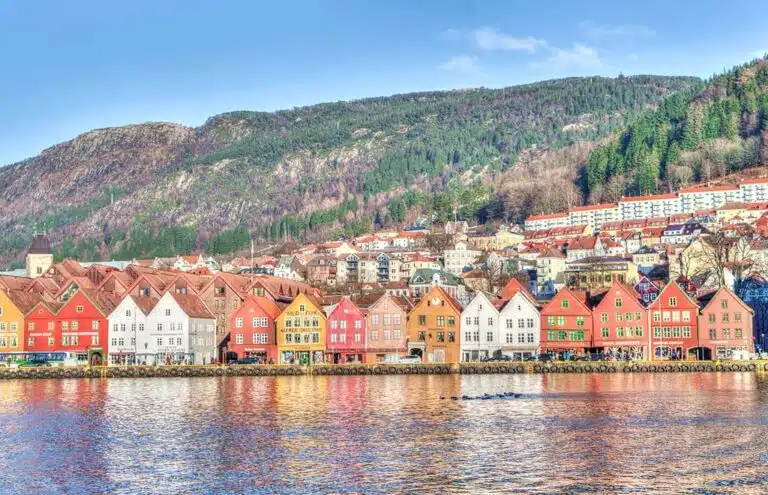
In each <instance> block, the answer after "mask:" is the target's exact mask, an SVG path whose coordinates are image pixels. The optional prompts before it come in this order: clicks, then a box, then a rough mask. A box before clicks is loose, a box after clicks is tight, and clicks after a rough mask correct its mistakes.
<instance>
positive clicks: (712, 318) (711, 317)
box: [707, 313, 715, 323]
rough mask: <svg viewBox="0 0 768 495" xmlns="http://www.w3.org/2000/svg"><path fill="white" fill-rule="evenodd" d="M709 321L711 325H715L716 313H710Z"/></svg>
mask: <svg viewBox="0 0 768 495" xmlns="http://www.w3.org/2000/svg"><path fill="white" fill-rule="evenodd" d="M707 319H708V320H709V322H710V323H714V322H715V313H709V316H708V318H707Z"/></svg>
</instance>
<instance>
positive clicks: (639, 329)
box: [592, 280, 651, 360]
mask: <svg viewBox="0 0 768 495" xmlns="http://www.w3.org/2000/svg"><path fill="white" fill-rule="evenodd" d="M640 301H641V297H640V295H639V294H638V293H637V292H635V290H634V289H633V288H631V287H629V286H628V285H626V284H622V283H621V282H619V281H618V280H614V281H613V283H612V284H611V287H610V288H609V289H608V291H607V292H605V294H604V295H603V298H602V300H601V301H600V302H599V303H598V304H597V305H596V306H595V307H594V308H593V309H592V314H593V317H592V318H593V325H594V327H593V328H594V329H595V338H594V343H595V347H596V348H600V347H602V348H603V352H604V353H605V354H606V356H609V357H612V358H613V357H615V358H617V359H626V358H632V359H638V360H639V359H649V356H650V343H651V340H650V332H649V331H648V311H646V309H645V307H644V306H643V305H642V303H641V302H640Z"/></svg>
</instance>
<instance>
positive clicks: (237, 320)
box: [235, 316, 243, 344]
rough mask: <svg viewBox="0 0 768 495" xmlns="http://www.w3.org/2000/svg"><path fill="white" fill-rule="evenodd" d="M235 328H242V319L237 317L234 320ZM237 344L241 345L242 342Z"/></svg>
mask: <svg viewBox="0 0 768 495" xmlns="http://www.w3.org/2000/svg"><path fill="white" fill-rule="evenodd" d="M235 328H243V318H242V317H240V316H238V317H237V318H235ZM238 344H242V342H238Z"/></svg>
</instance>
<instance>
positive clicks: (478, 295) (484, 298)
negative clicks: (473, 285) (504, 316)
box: [463, 291, 499, 314]
mask: <svg viewBox="0 0 768 495" xmlns="http://www.w3.org/2000/svg"><path fill="white" fill-rule="evenodd" d="M478 299H482V302H483V303H484V304H487V305H488V306H489V307H491V308H493V310H494V311H495V312H496V313H497V314H498V313H499V308H497V307H496V305H495V304H494V302H493V301H491V300H490V299H489V298H488V296H486V295H485V293H484V292H482V291H478V292H477V293H476V294H475V297H473V298H472V300H471V301H470V302H469V304H467V305H466V306H465V307H464V309H463V311H467V310H468V309H469V308H470V307H471V306H472V305H473V304H475V301H477V300H478Z"/></svg>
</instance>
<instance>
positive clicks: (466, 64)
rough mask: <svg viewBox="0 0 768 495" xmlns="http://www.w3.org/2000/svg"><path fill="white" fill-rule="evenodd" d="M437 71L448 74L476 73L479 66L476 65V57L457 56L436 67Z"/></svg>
mask: <svg viewBox="0 0 768 495" xmlns="http://www.w3.org/2000/svg"><path fill="white" fill-rule="evenodd" d="M438 68H439V69H442V70H445V71H449V72H464V73H469V72H477V71H478V70H479V69H480V66H479V65H478V63H477V57H474V56H471V55H457V56H455V57H452V58H451V59H450V60H448V61H446V62H443V63H442V64H440V65H438Z"/></svg>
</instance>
